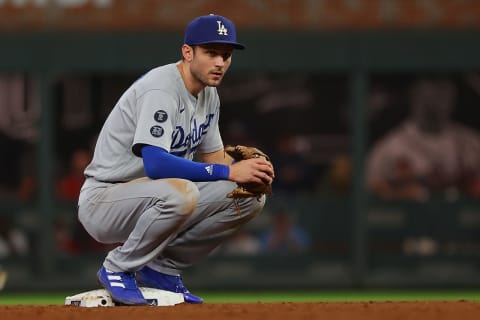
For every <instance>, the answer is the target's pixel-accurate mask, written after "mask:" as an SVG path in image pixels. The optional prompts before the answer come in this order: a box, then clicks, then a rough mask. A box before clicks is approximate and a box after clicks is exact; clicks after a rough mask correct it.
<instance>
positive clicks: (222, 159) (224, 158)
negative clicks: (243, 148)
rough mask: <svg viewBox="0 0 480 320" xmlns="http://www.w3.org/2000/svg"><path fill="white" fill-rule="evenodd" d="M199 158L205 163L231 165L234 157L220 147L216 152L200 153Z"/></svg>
mask: <svg viewBox="0 0 480 320" xmlns="http://www.w3.org/2000/svg"><path fill="white" fill-rule="evenodd" d="M198 158H199V160H200V161H201V162H205V163H218V164H224V165H231V164H232V162H233V158H232V157H231V156H230V155H228V154H227V153H226V152H225V151H224V150H223V149H220V150H218V151H215V152H210V153H202V154H199V155H198Z"/></svg>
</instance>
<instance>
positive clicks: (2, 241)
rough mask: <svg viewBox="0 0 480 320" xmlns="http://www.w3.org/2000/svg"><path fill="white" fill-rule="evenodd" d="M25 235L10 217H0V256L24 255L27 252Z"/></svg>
mask: <svg viewBox="0 0 480 320" xmlns="http://www.w3.org/2000/svg"><path fill="white" fill-rule="evenodd" d="M29 247H30V246H29V243H28V238H27V236H26V235H25V234H24V233H23V232H22V231H21V230H20V229H19V228H17V227H16V226H14V225H13V223H12V221H11V219H9V218H7V217H0V258H7V257H25V256H27V255H28V253H29Z"/></svg>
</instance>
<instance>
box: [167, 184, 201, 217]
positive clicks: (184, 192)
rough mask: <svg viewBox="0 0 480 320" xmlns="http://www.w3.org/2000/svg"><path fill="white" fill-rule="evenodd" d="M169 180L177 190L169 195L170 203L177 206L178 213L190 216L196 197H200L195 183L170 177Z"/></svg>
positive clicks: (194, 206) (195, 204) (196, 200)
mask: <svg viewBox="0 0 480 320" xmlns="http://www.w3.org/2000/svg"><path fill="white" fill-rule="evenodd" d="M169 182H170V184H172V185H173V186H174V187H175V190H176V191H177V192H173V193H172V194H171V195H170V199H169V203H170V205H172V206H175V207H177V208H178V210H177V212H178V213H179V214H180V215H183V216H190V215H191V214H192V213H193V211H194V210H195V208H196V206H197V202H198V198H199V197H200V191H199V190H198V188H197V185H196V184H195V183H193V182H191V181H188V180H183V179H171V180H170V181H169Z"/></svg>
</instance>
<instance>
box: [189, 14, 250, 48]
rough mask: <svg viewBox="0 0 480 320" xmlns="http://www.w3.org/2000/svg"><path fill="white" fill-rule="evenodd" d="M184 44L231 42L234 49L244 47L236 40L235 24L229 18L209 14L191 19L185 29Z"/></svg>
mask: <svg viewBox="0 0 480 320" xmlns="http://www.w3.org/2000/svg"><path fill="white" fill-rule="evenodd" d="M184 43H185V44H188V45H192V46H193V45H201V44H208V43H225V44H231V45H232V46H233V47H234V48H235V49H245V46H244V45H243V44H241V43H238V42H237V32H236V30H235V25H234V24H233V22H232V21H230V20H229V19H227V18H225V17H222V16H219V15H215V14H209V15H206V16H200V17H197V18H195V19H193V20H192V21H191V22H190V23H189V24H188V26H187V29H186V30H185V41H184Z"/></svg>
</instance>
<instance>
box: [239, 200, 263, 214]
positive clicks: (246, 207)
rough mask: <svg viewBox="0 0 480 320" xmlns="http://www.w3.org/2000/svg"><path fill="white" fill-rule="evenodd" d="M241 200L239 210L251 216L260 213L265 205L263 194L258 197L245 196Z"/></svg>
mask: <svg viewBox="0 0 480 320" xmlns="http://www.w3.org/2000/svg"><path fill="white" fill-rule="evenodd" d="M243 200H244V201H243V203H242V204H241V212H242V214H243V215H245V216H248V217H251V218H253V217H255V216H256V215H257V214H258V213H260V211H262V209H263V207H264V206H265V196H261V197H260V198H256V197H252V198H245V199H243Z"/></svg>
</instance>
